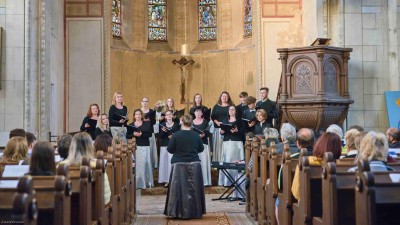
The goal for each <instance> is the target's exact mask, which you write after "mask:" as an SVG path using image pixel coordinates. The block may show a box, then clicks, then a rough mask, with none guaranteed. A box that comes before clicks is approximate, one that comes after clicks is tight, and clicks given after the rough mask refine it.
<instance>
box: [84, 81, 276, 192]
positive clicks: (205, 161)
mask: <svg viewBox="0 0 400 225" xmlns="http://www.w3.org/2000/svg"><path fill="white" fill-rule="evenodd" d="M268 91H269V90H268V88H266V87H263V88H261V89H260V98H261V100H260V101H258V102H256V98H255V97H253V96H248V94H247V92H241V93H240V95H239V98H240V104H238V105H236V106H235V104H234V103H233V100H232V98H231V96H230V95H229V93H228V92H226V91H223V92H222V93H221V95H220V96H219V98H218V100H217V103H216V104H215V105H214V106H213V108H212V110H211V109H210V108H208V107H206V106H204V105H203V101H202V96H201V95H200V94H195V95H194V97H193V106H192V107H191V108H190V110H189V113H190V115H192V119H193V121H192V125H191V130H192V131H195V132H196V133H197V134H198V135H199V137H200V138H201V140H202V142H203V146H204V151H202V152H201V153H199V158H200V161H201V169H202V175H203V182H204V186H210V185H211V161H219V162H236V161H242V160H244V147H243V144H244V138H245V134H253V135H261V136H262V135H263V132H264V129H265V128H268V127H271V126H272V120H273V119H274V118H276V117H277V113H276V105H275V102H273V101H271V100H270V99H269V98H268ZM177 112H178V111H177V110H176V108H175V105H174V100H173V99H172V98H168V99H167V100H166V103H165V105H163V104H162V103H160V102H158V103H156V105H155V106H154V108H150V107H149V99H148V98H147V97H143V98H142V100H141V108H138V109H135V110H134V111H133V113H132V122H130V114H129V109H128V108H127V107H126V105H124V100H123V95H122V93H121V92H115V93H114V96H113V99H112V105H111V107H110V109H109V112H108V116H107V114H105V113H100V109H99V106H98V105H97V104H91V105H90V106H89V110H88V113H87V116H86V117H85V118H84V119H83V121H82V125H81V127H80V130H81V131H85V132H87V133H89V134H90V136H91V137H92V138H93V140H95V138H96V137H97V136H98V135H100V134H107V135H109V136H111V137H113V138H114V139H119V140H126V139H131V138H135V139H136V145H137V150H136V155H135V163H136V164H135V165H136V186H137V188H138V189H145V188H151V187H154V181H153V169H155V168H158V170H159V175H158V183H163V184H165V187H168V182H169V178H170V174H171V159H172V154H171V153H169V152H168V151H167V147H168V144H169V142H170V140H171V138H172V136H173V134H174V133H176V132H177V131H179V130H181V121H180V118H178V117H179V115H177V114H178V113H177ZM129 122H130V123H129ZM157 140H158V141H157ZM157 145H158V147H159V149H160V153H159V158H158V154H157ZM229 173H231V175H232V176H233V177H234V176H235V175H236V174H235V173H237V172H236V171H234V170H230V171H229ZM218 185H223V186H230V185H231V182H230V181H229V179H227V177H226V176H225V175H224V174H222V173H220V174H219V178H218Z"/></svg>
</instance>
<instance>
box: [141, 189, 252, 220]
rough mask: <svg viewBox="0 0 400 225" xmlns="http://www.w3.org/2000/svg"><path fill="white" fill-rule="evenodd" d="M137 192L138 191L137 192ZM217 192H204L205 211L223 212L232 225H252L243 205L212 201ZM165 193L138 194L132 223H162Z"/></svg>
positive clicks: (216, 196)
mask: <svg viewBox="0 0 400 225" xmlns="http://www.w3.org/2000/svg"><path fill="white" fill-rule="evenodd" d="M138 194H139V193H138ZM219 196H220V195H219V194H206V204H207V206H206V210H207V212H225V213H227V215H228V218H229V220H230V222H231V223H232V225H253V224H256V223H254V222H253V221H252V220H251V219H250V218H248V217H247V215H246V213H245V206H244V205H239V202H237V201H236V202H228V201H212V199H213V198H218V197H219ZM165 197H166V196H165V195H144V196H138V199H137V200H138V218H137V220H136V222H135V223H134V224H147V225H162V224H163V221H164V216H163V215H162V213H163V211H164V204H165Z"/></svg>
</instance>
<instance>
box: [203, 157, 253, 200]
mask: <svg viewBox="0 0 400 225" xmlns="http://www.w3.org/2000/svg"><path fill="white" fill-rule="evenodd" d="M211 168H216V169H219V170H221V171H222V173H223V174H224V175H225V176H226V177H227V178H228V179H229V181H230V182H231V183H232V184H231V186H229V187H228V189H226V191H225V192H224V193H222V195H221V196H220V197H219V198H214V199H212V200H213V201H214V200H224V199H229V196H230V195H231V194H232V193H233V191H235V190H237V191H238V192H239V195H241V196H242V198H245V196H246V193H245V191H244V190H243V189H242V188H241V187H240V185H241V184H242V183H243V182H245V179H242V178H243V177H244V175H245V174H246V173H245V172H244V170H245V168H246V166H245V164H244V163H229V162H218V161H213V162H211ZM228 170H237V171H242V173H241V175H240V176H239V177H238V178H237V179H235V178H234V177H232V175H231V174H230V173H229V172H228ZM225 195H226V196H225Z"/></svg>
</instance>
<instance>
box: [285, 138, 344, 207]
mask: <svg viewBox="0 0 400 225" xmlns="http://www.w3.org/2000/svg"><path fill="white" fill-rule="evenodd" d="M341 149H342V145H341V140H340V137H339V136H338V135H337V134H335V133H331V132H325V133H324V134H322V135H321V136H320V137H319V138H318V140H317V143H315V145H314V149H313V156H309V157H308V161H309V163H310V165H312V166H318V165H322V159H323V157H324V154H325V152H332V153H333V158H334V159H335V160H336V159H338V158H339V157H340V154H341ZM300 188H301V187H300V169H299V166H297V167H296V171H295V174H294V177H293V183H292V194H293V196H294V198H296V199H297V201H300Z"/></svg>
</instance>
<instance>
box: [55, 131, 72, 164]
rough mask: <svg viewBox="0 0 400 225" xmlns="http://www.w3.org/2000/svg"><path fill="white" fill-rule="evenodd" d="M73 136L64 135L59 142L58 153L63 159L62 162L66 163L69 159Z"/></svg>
mask: <svg viewBox="0 0 400 225" xmlns="http://www.w3.org/2000/svg"><path fill="white" fill-rule="evenodd" d="M71 141H72V135H70V134H63V135H61V137H60V138H59V139H58V142H57V152H58V154H59V155H60V157H61V161H64V160H65V159H66V158H67V157H68V153H69V147H70V146H71Z"/></svg>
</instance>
